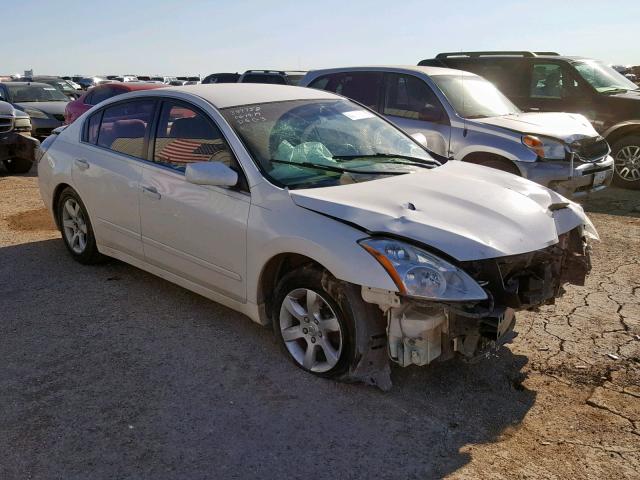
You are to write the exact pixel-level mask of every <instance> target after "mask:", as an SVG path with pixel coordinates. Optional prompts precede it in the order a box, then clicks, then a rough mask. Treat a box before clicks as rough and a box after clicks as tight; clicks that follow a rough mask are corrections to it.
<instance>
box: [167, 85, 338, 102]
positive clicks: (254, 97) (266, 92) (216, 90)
mask: <svg viewBox="0 0 640 480" xmlns="http://www.w3.org/2000/svg"><path fill="white" fill-rule="evenodd" d="M165 90H169V91H177V92H185V93H190V94H192V95H197V96H198V97H200V98H203V99H204V100H206V101H208V102H209V103H211V104H212V105H213V106H214V107H216V108H227V107H235V106H240V105H252V104H255V103H268V102H285V101H288V100H321V99H339V98H342V97H340V96H338V95H335V94H333V93H330V92H325V91H323V90H316V89H312V88H303V87H294V86H290V85H272V84H266V83H208V84H198V85H185V86H183V87H168V88H165Z"/></svg>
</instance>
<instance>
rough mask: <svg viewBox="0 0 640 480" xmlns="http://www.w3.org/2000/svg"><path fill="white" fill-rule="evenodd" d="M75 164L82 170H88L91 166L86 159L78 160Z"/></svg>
mask: <svg viewBox="0 0 640 480" xmlns="http://www.w3.org/2000/svg"><path fill="white" fill-rule="evenodd" d="M74 163H75V164H76V167H78V168H79V169H80V170H86V169H88V168H89V167H90V166H91V165H89V162H87V161H86V160H85V159H84V158H76V159H75V162H74Z"/></svg>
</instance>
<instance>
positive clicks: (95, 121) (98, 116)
mask: <svg viewBox="0 0 640 480" xmlns="http://www.w3.org/2000/svg"><path fill="white" fill-rule="evenodd" d="M100 120H102V112H101V111H100V112H98V113H94V114H93V115H91V117H89V120H88V121H87V124H86V127H85V131H84V135H83V138H82V140H83V141H84V142H88V143H92V144H94V145H95V143H96V141H97V140H98V132H99V131H100Z"/></svg>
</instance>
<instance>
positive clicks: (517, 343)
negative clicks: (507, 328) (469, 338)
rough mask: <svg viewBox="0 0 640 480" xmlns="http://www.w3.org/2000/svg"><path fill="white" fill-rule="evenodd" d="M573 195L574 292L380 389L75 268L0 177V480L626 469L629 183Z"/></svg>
mask: <svg viewBox="0 0 640 480" xmlns="http://www.w3.org/2000/svg"><path fill="white" fill-rule="evenodd" d="M584 204H585V208H586V209H587V211H588V212H589V215H590V217H591V218H592V220H593V221H594V223H595V225H596V227H597V228H598V230H599V233H600V236H601V238H602V241H601V242H600V243H595V244H593V270H592V273H591V275H590V277H589V278H588V281H587V284H586V285H585V286H584V287H574V286H570V287H568V289H567V293H566V294H565V296H564V297H563V298H562V299H560V300H559V301H558V302H557V303H556V305H553V306H545V307H543V308H541V309H540V310H539V311H537V312H524V313H520V314H519V315H518V323H517V327H516V330H517V332H518V334H519V335H518V337H517V338H516V339H515V340H514V342H513V343H512V344H510V345H508V346H507V347H505V348H502V349H501V350H499V351H498V352H496V354H495V355H492V356H491V357H489V358H486V359H483V360H481V361H479V362H477V363H474V364H467V363H463V362H460V361H453V362H448V363H444V364H434V365H432V366H431V367H430V368H426V369H417V368H409V369H394V371H393V381H394V388H393V390H392V391H391V392H389V393H387V394H382V393H381V392H378V391H377V390H375V389H372V388H369V387H365V386H362V385H342V384H334V383H333V382H330V381H326V380H321V379H316V378H313V377H310V376H308V375H305V374H304V373H302V372H300V371H299V370H297V369H295V368H294V367H292V366H291V365H290V364H289V363H287V362H286V361H285V360H284V358H283V357H282V356H281V354H280V352H279V351H278V349H277V348H276V347H275V344H274V342H273V341H272V340H271V335H270V332H269V331H268V330H267V329H262V328H260V327H259V326H257V325H254V324H251V323H250V322H249V321H248V320H247V319H246V318H244V317H242V316H240V315H238V314H236V313H234V312H231V311H229V310H227V309H225V308H223V307H220V306H218V305H216V304H213V303H212V302H209V301H207V300H204V299H202V298H201V297H198V296H197V295H194V294H191V293H189V292H187V291H185V290H183V289H180V288H178V287H175V286H173V285H171V284H168V283H167V282H164V281H162V280H160V279H157V278H155V277H152V276H150V275H147V274H145V273H143V272H140V271H139V270H136V269H134V268H132V267H129V266H126V265H124V264H121V263H119V262H112V263H110V264H107V265H105V266H100V267H93V268H91V267H83V266H79V265H77V264H75V263H74V262H73V261H72V260H70V259H69V258H68V256H67V255H66V252H65V251H64V248H63V247H62V245H61V242H60V240H59V234H58V233H57V232H56V231H55V230H54V229H53V225H52V223H51V221H50V219H49V217H48V215H47V213H46V212H45V211H44V210H43V208H42V203H41V201H40V198H39V194H38V190H37V182H36V179H35V178H34V177H33V175H31V176H23V177H7V176H5V177H0V290H1V291H2V292H3V293H2V294H0V358H2V367H1V368H0V451H1V452H2V455H0V478H4V479H14V478H64V479H73V478H94V479H97V478H156V479H157V478H191V479H195V478H273V477H276V478H281V477H287V478H299V477H300V476H307V477H308V476H309V475H311V476H312V477H316V478H364V477H368V476H375V477H377V478H439V477H447V478H460V479H462V478H465V479H471V478H499V479H502V478H549V479H565V478H574V479H581V478H593V479H605V478H615V479H622V478H625V479H632V478H636V479H637V478H640V214H639V213H638V210H637V209H638V207H639V206H640V192H633V191H625V190H619V189H613V188H611V189H608V190H606V191H604V192H601V193H600V194H598V195H595V196H593V197H592V198H591V199H589V200H588V201H586V202H584ZM70 292H71V295H70ZM283 419H285V421H283ZM300 445H306V448H305V449H304V450H308V452H313V455H310V454H303V452H302V451H301V449H299V446H300ZM318 458H323V459H327V460H326V463H325V462H320V463H318V461H317V460H318ZM305 472H306V473H305Z"/></svg>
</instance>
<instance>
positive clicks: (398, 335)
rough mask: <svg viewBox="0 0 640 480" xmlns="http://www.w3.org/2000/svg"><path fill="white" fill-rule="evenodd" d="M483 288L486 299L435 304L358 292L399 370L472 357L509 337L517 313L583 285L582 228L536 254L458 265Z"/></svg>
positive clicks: (586, 261)
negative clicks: (377, 317)
mask: <svg viewBox="0 0 640 480" xmlns="http://www.w3.org/2000/svg"><path fill="white" fill-rule="evenodd" d="M461 266H462V267H463V268H464V269H465V271H466V272H467V273H469V274H470V275H471V276H472V277H474V279H475V280H476V281H477V282H478V283H479V284H480V285H482V286H483V288H484V289H485V291H486V292H487V295H488V297H489V298H488V299H487V300H483V301H481V302H471V303H440V302H430V301H421V300H419V299H412V298H407V297H401V296H399V295H398V294H396V293H394V292H383V291H379V290H375V289H370V288H362V292H361V294H362V297H363V299H364V300H365V301H366V302H369V303H374V304H377V305H378V307H379V308H380V309H381V310H382V311H383V312H384V313H385V317H386V319H387V341H388V345H387V347H388V348H387V352H388V355H389V358H390V359H391V360H392V361H393V362H395V363H397V364H398V365H400V366H403V367H406V366H409V365H427V364H429V363H431V362H433V361H443V360H447V359H449V358H451V357H452V356H454V355H456V354H461V355H463V356H464V357H467V358H474V357H477V356H478V355H480V354H482V353H483V352H486V351H487V350H488V349H489V348H492V347H493V348H495V347H497V346H500V345H502V344H504V343H506V342H508V341H510V340H511V338H513V336H514V333H513V328H514V325H515V320H516V316H515V313H516V311H517V310H526V309H535V308H537V307H539V306H540V305H544V304H551V303H554V302H555V299H556V298H557V297H559V296H561V295H562V294H563V293H564V288H563V285H564V284H566V283H570V284H576V285H584V282H585V278H586V276H587V275H588V273H589V271H590V269H591V262H590V250H589V247H588V245H587V243H586V240H585V238H584V235H583V230H582V227H578V228H575V229H574V230H572V231H570V232H567V233H566V234H563V235H561V236H560V237H559V242H558V243H557V244H555V245H552V246H550V247H547V248H544V249H542V250H538V251H535V252H531V253H527V254H522V255H513V256H510V257H502V258H495V259H489V260H481V261H474V262H465V263H464V264H463V265H461Z"/></svg>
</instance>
